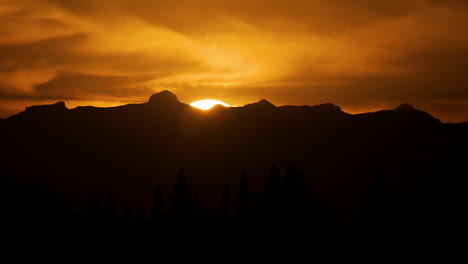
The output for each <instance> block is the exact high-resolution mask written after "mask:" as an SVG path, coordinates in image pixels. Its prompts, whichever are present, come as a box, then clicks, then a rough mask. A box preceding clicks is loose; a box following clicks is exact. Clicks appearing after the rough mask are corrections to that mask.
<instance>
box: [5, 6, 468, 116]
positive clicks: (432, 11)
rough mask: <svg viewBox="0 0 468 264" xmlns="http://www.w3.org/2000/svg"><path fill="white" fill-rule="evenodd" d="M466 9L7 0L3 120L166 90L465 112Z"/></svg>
mask: <svg viewBox="0 0 468 264" xmlns="http://www.w3.org/2000/svg"><path fill="white" fill-rule="evenodd" d="M466 14H468V1H466V0H411V1H408V0H391V1H390V0H389V1H383V0H382V1H375V0H327V1H318V0H301V1H299V0H289V1H271V0H270V1H266V0H178V1H156V0H106V1H96V0H79V1H77V0H0V117H2V118H5V117H7V116H9V115H11V114H14V113H17V112H19V111H22V110H23V109H24V107H26V106H29V105H34V104H43V103H53V102H56V101H59V100H62V101H65V102H66V103H67V106H68V107H69V108H72V107H75V106H77V105H96V106H111V105H120V104H125V103H135V102H145V101H147V99H148V98H149V97H150V95H151V94H153V93H155V92H158V91H161V90H165V89H167V90H170V91H172V92H174V93H175V94H176V95H177V96H178V97H179V99H180V100H181V101H182V102H186V103H190V102H192V101H195V100H199V99H206V98H212V99H218V100H222V101H225V102H226V103H229V104H231V105H243V104H246V103H251V102H253V101H258V100H260V99H262V98H266V99H268V100H269V101H271V102H272V103H274V104H276V105H284V104H294V105H306V104H307V105H314V104H320V103H326V102H330V103H334V104H336V105H339V106H341V107H342V108H343V110H345V111H347V112H351V113H357V112H364V111H373V110H378V109H383V108H394V107H396V106H397V105H399V104H400V103H403V102H407V103H411V104H413V105H414V106H415V107H417V108H420V109H422V110H426V111H429V112H430V113H431V114H433V115H434V116H436V117H437V118H441V119H442V121H445V122H461V121H468V111H467V110H468V72H467V71H468V23H467V22H466Z"/></svg>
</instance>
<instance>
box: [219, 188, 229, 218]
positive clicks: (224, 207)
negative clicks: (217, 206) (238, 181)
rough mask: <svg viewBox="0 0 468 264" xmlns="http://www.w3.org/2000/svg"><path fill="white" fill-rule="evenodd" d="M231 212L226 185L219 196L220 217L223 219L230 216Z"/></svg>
mask: <svg viewBox="0 0 468 264" xmlns="http://www.w3.org/2000/svg"><path fill="white" fill-rule="evenodd" d="M230 211H231V193H230V191H229V185H227V184H226V186H225V187H224V191H223V194H222V196H221V215H222V217H224V218H228V217H229V216H230Z"/></svg>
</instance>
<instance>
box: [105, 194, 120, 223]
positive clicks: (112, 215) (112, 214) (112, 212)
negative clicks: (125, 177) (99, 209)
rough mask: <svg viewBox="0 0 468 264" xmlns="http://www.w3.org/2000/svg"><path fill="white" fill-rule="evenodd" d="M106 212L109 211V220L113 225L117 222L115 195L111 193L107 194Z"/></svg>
mask: <svg viewBox="0 0 468 264" xmlns="http://www.w3.org/2000/svg"><path fill="white" fill-rule="evenodd" d="M106 211H107V218H108V220H109V221H110V222H111V223H112V222H114V221H115V220H116V217H117V207H116V205H115V201H114V195H113V194H112V192H109V193H108V194H107V206H106Z"/></svg>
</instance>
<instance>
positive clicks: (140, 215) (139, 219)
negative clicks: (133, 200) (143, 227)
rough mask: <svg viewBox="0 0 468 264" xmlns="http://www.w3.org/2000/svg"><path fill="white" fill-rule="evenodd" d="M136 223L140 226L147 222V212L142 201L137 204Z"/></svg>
mask: <svg viewBox="0 0 468 264" xmlns="http://www.w3.org/2000/svg"><path fill="white" fill-rule="evenodd" d="M136 221H137V223H138V224H142V223H144V222H145V211H144V209H143V205H142V204H141V202H140V201H138V203H137V209H136Z"/></svg>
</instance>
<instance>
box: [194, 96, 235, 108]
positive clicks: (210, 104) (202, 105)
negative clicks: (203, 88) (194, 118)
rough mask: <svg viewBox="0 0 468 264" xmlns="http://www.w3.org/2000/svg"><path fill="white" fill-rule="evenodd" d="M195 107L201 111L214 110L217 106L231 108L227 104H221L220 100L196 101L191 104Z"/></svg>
mask: <svg viewBox="0 0 468 264" xmlns="http://www.w3.org/2000/svg"><path fill="white" fill-rule="evenodd" d="M190 105H191V106H193V107H196V108H198V109H201V110H209V109H211V108H213V107H214V106H215V105H222V106H225V107H231V106H230V105H228V104H226V103H225V102H221V101H218V100H213V99H205V100H199V101H195V102H193V103H191V104H190Z"/></svg>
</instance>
